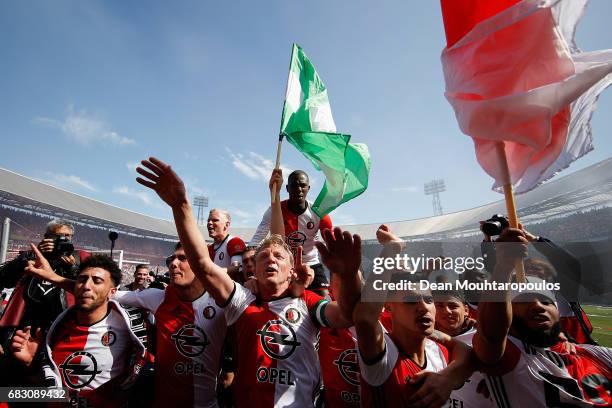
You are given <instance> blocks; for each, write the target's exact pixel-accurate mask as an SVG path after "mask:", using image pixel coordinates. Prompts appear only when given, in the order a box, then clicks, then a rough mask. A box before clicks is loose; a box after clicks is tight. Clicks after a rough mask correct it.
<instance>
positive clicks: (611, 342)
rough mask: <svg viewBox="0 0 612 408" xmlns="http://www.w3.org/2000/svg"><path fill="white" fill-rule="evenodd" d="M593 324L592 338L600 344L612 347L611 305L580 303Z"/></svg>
mask: <svg viewBox="0 0 612 408" xmlns="http://www.w3.org/2000/svg"><path fill="white" fill-rule="evenodd" d="M582 307H583V308H584V311H585V312H586V314H587V315H589V319H590V320H591V324H592V325H593V338H594V339H595V340H596V341H597V342H598V343H599V345H600V346H606V347H612V307H606V306H587V305H582Z"/></svg>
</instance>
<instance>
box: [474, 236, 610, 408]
mask: <svg viewBox="0 0 612 408" xmlns="http://www.w3.org/2000/svg"><path fill="white" fill-rule="evenodd" d="M497 242H501V243H506V244H504V245H497V246H496V259H495V266H494V268H493V274H492V277H491V278H492V281H494V282H499V283H509V282H511V281H512V273H513V270H514V265H515V264H516V262H518V261H522V259H523V258H524V257H525V256H526V255H527V245H528V243H529V238H528V235H527V233H526V232H525V231H523V230H521V229H514V228H506V229H505V230H504V231H503V232H502V233H501V235H500V236H499V238H498V239H497ZM507 243H514V244H513V245H509V244H507ZM527 279H528V281H529V282H531V283H532V284H534V285H533V288H532V289H527V290H523V291H511V292H509V291H501V293H497V296H496V298H495V299H493V300H494V301H492V300H490V299H482V300H481V301H480V303H479V306H478V327H477V332H476V334H475V335H474V339H473V347H474V351H475V353H476V355H477V356H478V359H479V360H480V363H481V366H480V369H481V371H482V372H483V373H484V375H485V377H486V379H487V382H488V384H490V385H491V389H492V390H493V394H492V395H493V398H494V400H495V403H496V405H497V406H499V407H509V406H517V407H531V406H555V407H558V406H591V404H595V405H597V406H610V405H611V404H612V396H611V395H610V379H611V378H612V350H611V349H609V348H607V347H599V346H593V345H586V344H585V345H577V346H576V347H575V354H571V353H570V352H568V351H567V350H566V348H565V346H564V344H563V343H562V342H560V341H559V333H560V330H561V327H560V323H559V310H558V309H557V304H556V297H555V295H554V294H553V292H551V291H550V290H546V289H545V288H543V284H544V283H545V281H543V280H542V279H540V278H538V277H531V276H527ZM537 285H539V286H540V287H542V289H541V290H540V289H539V288H538V287H537Z"/></svg>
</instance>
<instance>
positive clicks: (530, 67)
mask: <svg viewBox="0 0 612 408" xmlns="http://www.w3.org/2000/svg"><path fill="white" fill-rule="evenodd" d="M441 3H442V14H443V18H444V27H445V31H446V39H447V46H446V48H445V49H444V51H443V52H442V64H443V69H444V77H445V80H446V93H445V95H446V98H447V99H448V101H449V102H450V104H451V105H452V107H453V109H454V111H455V115H456V117H457V121H458V122H459V127H460V128H461V131H462V132H463V133H465V134H466V135H468V136H470V137H472V139H473V140H474V145H475V149H476V157H477V159H478V162H479V164H480V165H481V166H482V168H483V169H484V170H485V171H486V172H487V173H488V174H489V175H490V176H491V177H493V178H494V179H495V184H494V185H493V188H494V189H496V190H500V189H501V187H502V185H503V184H504V176H503V175H504V171H505V169H504V168H502V166H501V163H500V161H499V159H498V156H497V152H496V145H497V144H498V142H500V141H503V142H505V153H506V157H507V162H508V170H509V173H510V180H511V182H512V184H513V186H514V189H515V191H516V192H517V193H523V192H526V191H529V190H531V189H533V188H534V187H536V186H537V185H539V184H541V183H543V182H544V181H546V180H547V179H549V178H551V177H553V176H554V175H555V174H556V173H558V172H559V171H561V170H563V169H564V168H566V167H567V166H569V165H570V163H572V162H573V161H574V160H576V159H578V158H580V157H582V156H583V155H585V154H586V153H588V152H590V151H591V150H592V149H593V144H592V137H591V126H590V118H591V115H592V114H593V112H594V110H595V108H596V103H597V98H598V97H599V94H600V93H601V92H602V91H603V90H604V89H605V88H607V87H608V86H609V85H610V84H611V83H612V75H610V73H611V72H612V50H604V51H596V52H581V51H580V50H579V49H578V47H577V46H576V44H575V42H574V32H575V29H576V25H577V23H578V21H579V19H580V17H581V15H582V13H583V12H584V9H585V7H586V4H587V0H565V1H560V0H522V1H519V0H495V1H491V0H441Z"/></svg>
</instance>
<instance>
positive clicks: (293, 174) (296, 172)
mask: <svg viewBox="0 0 612 408" xmlns="http://www.w3.org/2000/svg"><path fill="white" fill-rule="evenodd" d="M302 174H303V175H304V176H306V180H308V184H310V178H308V174H306V172H305V171H304V170H293V171H292V172H291V174H289V177H287V184H291V180H293V179H294V178H296V177H299V176H301V175H302Z"/></svg>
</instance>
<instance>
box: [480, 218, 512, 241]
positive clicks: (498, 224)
mask: <svg viewBox="0 0 612 408" xmlns="http://www.w3.org/2000/svg"><path fill="white" fill-rule="evenodd" d="M509 226H510V221H509V220H508V217H506V216H505V215H503V214H493V216H492V217H491V218H489V219H488V220H486V221H485V222H484V223H483V224H482V225H481V226H480V229H481V230H482V232H484V233H485V234H487V235H488V236H490V237H494V236H496V235H499V234H501V233H502V231H503V230H504V229H506V228H508V227H509Z"/></svg>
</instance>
